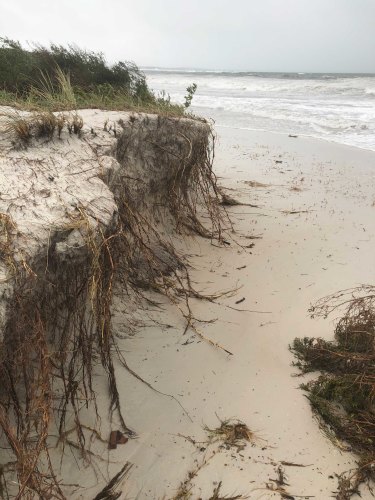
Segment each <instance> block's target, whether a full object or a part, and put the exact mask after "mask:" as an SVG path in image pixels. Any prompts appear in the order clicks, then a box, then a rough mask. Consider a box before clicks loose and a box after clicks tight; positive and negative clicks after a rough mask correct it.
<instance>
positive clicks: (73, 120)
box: [3, 111, 83, 147]
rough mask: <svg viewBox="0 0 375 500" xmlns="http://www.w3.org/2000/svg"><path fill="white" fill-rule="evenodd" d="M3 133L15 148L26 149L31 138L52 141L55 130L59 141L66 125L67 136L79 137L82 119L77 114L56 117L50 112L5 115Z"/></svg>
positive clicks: (61, 114) (62, 114)
mask: <svg viewBox="0 0 375 500" xmlns="http://www.w3.org/2000/svg"><path fill="white" fill-rule="evenodd" d="M3 116H5V118H6V119H5V133H6V134H7V135H8V136H9V137H10V138H11V140H12V142H13V144H15V145H16V146H22V147H26V146H28V145H29V144H30V141H31V139H32V138H35V139H42V138H45V139H47V140H49V141H50V140H52V139H53V137H54V134H55V131H56V129H57V136H58V138H59V139H60V138H61V133H62V131H63V129H64V126H65V125H66V128H67V130H68V132H69V134H72V133H73V134H75V135H77V136H78V137H80V136H81V132H82V128H83V119H82V117H81V116H80V115H78V114H77V113H74V114H73V115H66V114H64V113H60V114H58V115H57V116H56V115H54V114H53V113H52V112H50V111H40V112H35V113H33V114H31V115H28V116H23V115H21V114H20V113H18V112H11V113H6V114H4V115H3Z"/></svg>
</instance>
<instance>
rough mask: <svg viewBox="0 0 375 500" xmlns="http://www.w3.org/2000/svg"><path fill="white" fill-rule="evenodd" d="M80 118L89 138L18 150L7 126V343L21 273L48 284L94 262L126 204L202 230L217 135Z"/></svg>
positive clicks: (2, 194) (191, 126)
mask: <svg viewBox="0 0 375 500" xmlns="http://www.w3.org/2000/svg"><path fill="white" fill-rule="evenodd" d="M4 111H6V110H4ZM80 114H81V115H82V116H83V119H84V127H83V130H82V135H81V137H78V136H77V135H74V134H69V133H68V132H67V131H65V132H63V133H62V135H61V138H57V137H56V138H55V139H54V140H52V141H48V140H46V138H40V139H32V140H31V142H30V144H29V145H28V146H27V148H20V147H13V146H12V143H11V140H12V137H9V136H7V135H5V133H4V131H3V133H1V124H3V125H4V123H5V118H3V119H2V120H1V119H0V147H1V156H0V186H1V189H0V214H2V216H3V219H2V220H4V223H2V226H1V229H2V231H1V234H0V238H1V245H2V246H1V248H2V256H1V257H2V258H1V259H0V325H1V329H0V334H1V335H0V338H2V336H3V332H4V328H5V326H6V323H7V315H8V312H9V309H11V308H12V305H11V304H12V295H13V292H12V290H14V288H15V287H16V286H17V282H18V281H19V279H20V273H21V274H24V275H25V276H26V275H29V276H31V275H33V273H36V274H38V275H39V274H40V272H44V273H45V274H47V273H48V271H49V261H51V260H54V259H55V258H57V260H59V261H61V262H63V263H64V265H65V264H67V263H69V262H72V263H73V262H75V263H77V262H84V261H85V255H86V253H87V237H88V235H89V234H90V238H94V239H95V238H96V237H98V238H99V239H100V237H101V234H104V233H108V232H111V228H112V229H113V228H114V227H116V226H117V224H118V219H119V210H121V208H122V207H121V206H120V205H121V204H122V203H123V202H124V201H125V203H127V204H128V206H129V208H131V209H132V210H140V211H147V217H148V218H150V219H153V218H157V220H158V221H160V220H161V219H160V217H161V216H162V215H166V216H167V217H168V216H169V215H170V212H171V211H174V213H173V216H175V217H177V218H180V217H181V218H182V219H183V220H184V222H187V221H188V220H190V222H191V223H193V213H192V212H191V213H189V210H190V209H191V210H193V207H192V205H191V206H190V204H191V201H190V200H189V196H190V193H189V192H188V190H189V186H190V184H191V183H192V182H194V175H195V174H196V172H195V171H194V169H196V167H197V164H199V162H202V161H203V162H204V157H205V155H206V148H207V144H208V136H209V133H210V128H209V126H208V125H206V124H204V123H201V122H198V121H193V120H189V119H170V118H161V117H158V116H156V115H133V114H130V113H117V112H103V111H83V112H81V113H80ZM26 116H27V115H26ZM103 127H104V129H105V130H104V129H103ZM183 159H186V161H182V160H183ZM184 203H185V204H186V206H184ZM178 208H180V210H178ZM184 209H185V210H184ZM5 222H6V223H5ZM152 223H154V221H152ZM16 268H17V270H16ZM7 311H8V312H7Z"/></svg>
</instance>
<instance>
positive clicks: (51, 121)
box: [32, 111, 57, 140]
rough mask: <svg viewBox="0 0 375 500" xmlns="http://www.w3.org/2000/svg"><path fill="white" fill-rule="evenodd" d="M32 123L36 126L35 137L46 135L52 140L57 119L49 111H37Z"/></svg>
mask: <svg viewBox="0 0 375 500" xmlns="http://www.w3.org/2000/svg"><path fill="white" fill-rule="evenodd" d="M32 125H33V126H34V127H35V137H46V138H47V139H48V140H51V139H52V137H53V134H54V132H55V129H56V126H57V119H56V117H55V115H54V114H53V113H51V112H49V111H47V112H45V113H35V114H34V116H33V118H32Z"/></svg>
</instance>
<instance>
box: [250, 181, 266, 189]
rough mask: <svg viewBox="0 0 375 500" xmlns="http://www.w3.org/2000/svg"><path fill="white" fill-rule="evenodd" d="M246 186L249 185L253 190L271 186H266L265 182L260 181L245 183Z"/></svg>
mask: <svg viewBox="0 0 375 500" xmlns="http://www.w3.org/2000/svg"><path fill="white" fill-rule="evenodd" d="M244 184H247V185H248V186H250V187H253V188H264V187H268V186H269V184H264V183H263V182H258V181H244Z"/></svg>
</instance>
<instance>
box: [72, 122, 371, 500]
mask: <svg viewBox="0 0 375 500" xmlns="http://www.w3.org/2000/svg"><path fill="white" fill-rule="evenodd" d="M218 135H219V142H218V147H217V157H216V158H217V159H216V171H217V174H218V176H219V177H220V184H221V185H223V186H226V187H227V188H230V191H228V193H229V194H230V195H231V196H233V197H235V198H236V199H240V200H241V201H243V202H244V203H250V204H253V205H258V206H259V208H252V207H250V206H247V205H243V206H242V205H238V206H234V207H229V213H230V215H231V218H232V220H233V223H234V227H235V231H236V232H235V233H234V234H232V235H231V236H232V237H233V240H232V241H231V245H230V246H227V247H226V248H218V247H216V246H213V245H211V244H210V242H209V241H205V240H203V239H202V238H194V239H192V238H189V239H187V240H185V241H184V240H183V239H181V241H180V242H179V245H180V248H181V251H184V252H186V253H187V254H189V255H190V262H191V264H192V270H191V272H192V277H193V279H194V281H195V283H196V284H197V285H196V287H197V288H198V289H199V290H201V291H204V292H206V293H207V292H217V291H220V290H229V289H234V288H238V291H237V293H236V294H235V296H232V297H222V298H220V299H219V300H218V303H216V304H215V303H209V302H202V301H198V300H192V305H193V309H194V312H195V316H196V317H197V318H200V319H202V320H215V321H214V322H211V323H199V324H197V327H198V328H199V330H200V332H202V333H203V334H204V336H205V337H207V338H209V339H212V340H213V341H214V342H218V343H219V344H221V345H222V346H223V347H225V348H226V349H228V350H229V351H231V352H232V353H233V355H228V354H226V353H225V352H223V351H221V350H219V349H215V348H213V347H212V346H211V345H210V344H208V343H207V342H205V341H203V340H202V339H200V338H199V337H198V336H197V335H196V334H194V332H189V333H187V334H186V335H183V329H184V323H183V319H182V318H181V315H180V314H179V312H178V309H177V308H175V307H174V306H173V305H171V304H169V303H168V302H167V301H166V300H163V299H162V298H160V297H158V296H155V297H154V298H156V299H157V300H158V302H162V303H163V307H162V309H157V308H155V309H154V310H153V311H151V310H149V311H148V312H146V311H142V312H141V313H138V316H139V319H142V320H143V321H144V322H145V323H146V326H145V327H144V328H141V329H139V330H138V331H137V332H136V334H135V335H134V336H132V337H125V338H124V339H123V340H121V341H120V347H121V349H122V350H123V353H124V354H125V357H126V360H127V362H128V364H129V366H130V368H131V369H133V370H134V371H135V372H136V373H137V374H138V375H140V376H141V377H143V378H144V379H145V380H146V381H147V382H149V383H150V384H151V385H152V386H153V387H154V388H155V389H157V390H158V391H161V392H162V393H165V394H169V395H173V396H174V397H175V398H176V399H172V398H171V397H169V396H166V395H162V394H160V393H157V392H155V391H153V390H151V389H150V388H149V387H147V386H145V385H144V384H142V383H141V382H140V381H139V380H137V379H136V378H134V377H132V376H131V375H130V374H129V373H127V372H125V371H124V369H123V368H121V367H118V368H117V377H118V383H119V385H120V392H121V398H122V403H123V410H124V414H125V417H126V421H127V424H128V425H129V426H130V427H131V428H133V429H135V430H136V432H137V433H138V438H137V439H134V440H130V441H129V442H128V443H126V444H125V445H121V446H119V447H118V448H117V450H113V451H110V452H108V457H109V458H110V460H111V461H112V464H111V465H110V467H109V469H108V470H107V468H106V466H105V465H103V463H101V462H98V467H99V468H100V469H101V473H102V474H103V476H104V477H110V476H111V475H113V473H115V472H116V471H117V470H119V468H120V467H121V465H122V464H123V463H124V462H125V461H127V460H128V461H130V462H132V463H133V464H134V466H133V468H132V470H131V472H130V475H129V477H128V478H126V480H125V481H124V483H123V486H122V490H123V494H122V496H121V498H138V499H143V498H145V499H146V498H153V499H159V498H160V499H161V498H167V499H171V498H173V497H174V496H175V495H176V493H177V491H178V488H179V484H180V483H181V481H184V480H185V479H186V478H188V474H189V472H192V473H193V474H191V476H193V477H192V479H191V481H189V482H188V484H187V486H188V488H190V487H191V490H190V492H191V498H193V499H197V498H203V499H208V498H210V497H211V495H212V493H213V490H214V489H215V487H217V486H218V484H219V483H220V481H222V487H221V495H222V496H224V495H234V494H240V493H242V494H245V495H246V494H247V495H248V497H249V498H252V499H260V498H262V499H268V498H280V494H279V493H272V492H271V491H270V490H268V489H267V488H266V484H267V483H268V484H269V485H271V486H272V485H273V487H276V483H275V482H274V481H272V479H276V478H277V468H278V465H279V464H280V463H281V462H293V463H296V464H300V465H304V467H296V466H288V465H284V469H285V474H286V476H287V479H286V482H287V483H288V486H285V489H286V491H287V492H288V493H289V494H290V495H292V496H294V497H295V498H316V499H320V500H324V499H329V498H331V497H332V496H334V495H333V492H334V491H335V489H336V485H337V480H336V477H335V474H336V473H341V472H343V471H346V470H348V469H350V468H351V467H353V466H354V464H355V457H353V456H352V455H351V454H350V453H349V452H347V451H344V450H342V449H340V448H339V447H336V446H334V444H332V442H331V441H330V440H329V439H328V438H327V437H326V436H325V435H324V433H323V432H322V431H321V430H320V428H319V426H318V424H317V422H316V421H315V420H314V419H313V417H312V413H311V410H310V407H309V404H308V401H307V399H306V398H305V397H304V395H303V392H302V391H301V390H300V389H299V388H298V386H299V384H300V383H301V382H302V381H303V379H301V378H296V377H294V376H293V375H295V374H296V373H297V369H295V368H294V367H293V366H292V365H291V363H292V361H293V357H292V355H291V354H290V352H289V351H288V344H289V343H290V342H291V341H292V340H293V339H294V338H295V337H296V336H314V335H320V336H324V337H326V338H332V337H333V322H332V319H333V318H332V319H328V320H325V321H324V320H319V321H317V320H312V319H310V318H309V316H308V308H309V306H310V304H311V303H312V302H314V301H315V300H317V299H319V298H320V297H322V296H323V295H326V294H328V293H330V292H334V291H337V290H339V289H343V288H348V287H352V286H354V285H356V284H359V283H373V282H374V275H375V259H374V243H375V206H374V201H375V192H374V185H375V153H373V152H368V151H363V150H359V149H354V148H350V147H346V146H340V145H335V144H331V143H328V142H323V141H318V140H313V139H308V138H301V137H299V138H297V139H294V138H289V137H287V136H282V135H277V134H270V133H265V132H250V131H240V130H233V129H224V128H218ZM280 162H281V163H280ZM250 236H259V237H260V239H250V238H248V237H250ZM235 241H237V242H238V243H240V244H241V245H251V244H252V243H255V246H254V247H253V248H248V249H245V250H244V249H243V248H241V247H240V246H239V245H237V244H236V243H235ZM242 298H244V299H245V300H244V301H243V302H241V303H240V304H236V301H238V300H240V299H242ZM233 308H234V309H233ZM236 308H237V309H244V310H245V311H238V310H235V309H236ZM125 310H126V306H125V305H124V304H123V303H121V301H117V303H116V304H115V308H114V324H115V327H116V329H117V331H118V333H122V332H126V328H127V327H126V324H127V323H126V322H127V321H128V319H126V318H127V316H128V315H127V314H126V315H124V314H123V313H124V312H128V311H125ZM249 311H257V312H249ZM155 319H156V320H157V321H158V322H159V324H155V323H153V320H155ZM177 400H178V401H177ZM181 405H182V407H183V408H184V409H182V407H181ZM218 417H219V418H221V419H225V418H230V417H233V418H238V419H240V420H242V421H243V422H245V423H246V424H247V425H248V426H249V428H250V429H251V430H252V431H254V433H255V436H256V438H255V440H254V442H253V443H251V444H248V445H247V446H246V447H245V448H244V449H243V450H237V449H229V450H227V449H225V448H222V447H221V448H220V443H214V444H210V445H207V443H206V442H205V441H206V440H207V433H206V432H205V431H204V429H203V427H204V425H208V426H209V427H217V426H218V425H219V421H218ZM192 441H194V442H195V443H196V444H194V443H193V442H192ZM103 458H106V457H105V456H104V457H103ZM100 464H101V465H100ZM198 469H199V470H198ZM88 471H89V469H87V473H86V474H85V473H84V470H78V469H77V465H76V463H75V462H74V460H72V461H71V468H70V470H69V471H68V472H69V474H70V477H71V480H72V482H80V483H81V484H85V486H86V487H87V489H86V490H84V491H82V490H81V491H80V492H78V493H77V494H76V495H75V496H74V498H84V499H86V498H92V496H93V495H92V494H91V493H92V492H97V491H98V483H97V482H96V480H94V479H93V477H92V474H90V473H89V472H88ZM194 472H197V473H196V474H194ZM99 482H101V483H102V480H101V481H99ZM99 489H100V488H99ZM286 498H288V497H286ZM290 498H291V497H290ZM362 498H363V499H367V498H370V494H369V492H368V491H367V490H364V491H363V496H362Z"/></svg>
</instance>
